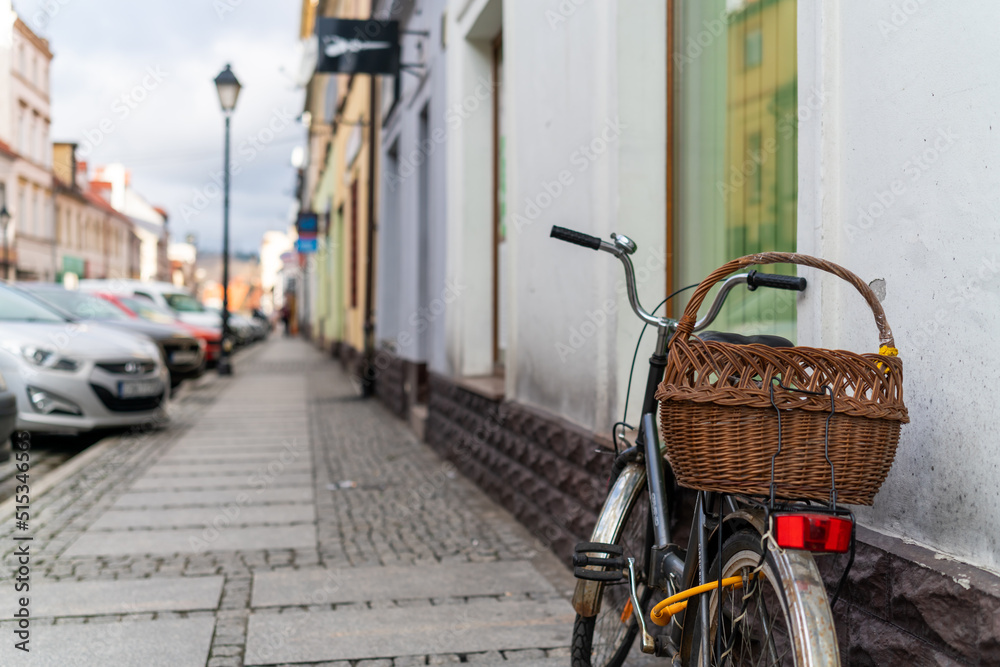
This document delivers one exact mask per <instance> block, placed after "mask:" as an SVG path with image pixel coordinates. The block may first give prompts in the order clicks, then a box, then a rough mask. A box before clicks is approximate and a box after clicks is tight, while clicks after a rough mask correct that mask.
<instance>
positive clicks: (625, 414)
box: [611, 283, 701, 456]
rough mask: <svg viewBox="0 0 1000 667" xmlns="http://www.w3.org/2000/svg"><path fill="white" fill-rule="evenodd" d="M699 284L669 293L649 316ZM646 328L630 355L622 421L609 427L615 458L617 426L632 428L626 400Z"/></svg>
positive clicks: (630, 390) (640, 334) (643, 328)
mask: <svg viewBox="0 0 1000 667" xmlns="http://www.w3.org/2000/svg"><path fill="white" fill-rule="evenodd" d="M700 284H701V283H694V284H693V285H688V286H687V287H682V288H680V289H679V290H674V291H673V292H671V293H670V294H669V295H668V296H667V298H665V299H664V300H663V301H661V302H660V303H658V304H657V305H656V308H654V309H653V312H652V313H650V314H651V315H656V311H658V310H659V309H660V308H661V307H662V306H663V305H664V304H666V303H667V301H670V300H671V299H673V298H674V297H675V296H677V295H678V294H680V293H681V292H684V291H687V290H689V289H693V288H695V287H697V286H698V285H700ZM648 326H649V323H648V322H647V323H646V324H643V325H642V331H640V332H639V339H638V340H637V341H636V342H635V352H634V353H633V354H632V367H631V368H630V369H629V372H628V385H627V386H626V389H625V410H624V412H623V414H622V420H621V421H619V422H615V423H614V425H612V427H611V442H612V444H614V446H615V456H617V455H618V435H617V429H618V425H619V424H621V425H622V426H624V427H625V428H629V429H631V428H632V427H631V426H629V425H628V422H627V421H626V420H627V418H628V399H629V396H630V395H631V393H632V375H633V374H634V373H635V360H636V359H638V358H639V346H640V345H641V344H642V336H643V334H645V333H646V327H648Z"/></svg>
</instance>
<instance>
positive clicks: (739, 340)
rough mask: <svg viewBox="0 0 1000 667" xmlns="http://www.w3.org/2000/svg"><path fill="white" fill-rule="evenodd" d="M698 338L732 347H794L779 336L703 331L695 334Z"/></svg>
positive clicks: (790, 342)
mask: <svg viewBox="0 0 1000 667" xmlns="http://www.w3.org/2000/svg"><path fill="white" fill-rule="evenodd" d="M696 335H697V336H698V338H700V339H702V340H705V341H709V340H714V341H716V342H718V343H732V344H733V345H755V344H756V345H767V346H768V347H795V346H794V345H792V341H790V340H788V339H787V338H782V337H781V336H770V335H767V334H762V335H760V336H744V335H742V334H738V333H725V332H723V331H703V332H701V333H699V334H696Z"/></svg>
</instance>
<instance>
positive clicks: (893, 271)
mask: <svg viewBox="0 0 1000 667" xmlns="http://www.w3.org/2000/svg"><path fill="white" fill-rule="evenodd" d="M997 25H1000V3H997V2H994V1H992V0H966V1H964V2H960V3H941V2H930V1H929V0H928V1H925V0H909V1H908V2H890V1H888V0H878V1H872V0H839V1H836V2H835V1H833V0H824V1H822V2H815V3H800V4H799V51H800V61H799V63H800V79H799V102H800V144H799V159H800V189H799V191H800V197H799V246H800V249H801V250H803V251H804V252H809V253H812V254H818V255H821V256H823V257H826V258H828V259H832V260H834V261H836V262H838V263H841V264H843V265H845V266H847V267H848V268H850V269H852V270H853V271H855V272H856V273H858V274H859V275H860V276H861V277H862V278H864V279H865V280H866V281H872V280H875V279H882V280H884V281H885V298H884V301H883V306H884V307H885V310H886V315H887V317H888V320H889V322H890V324H891V325H892V327H893V331H894V332H895V334H896V344H897V347H898V348H899V354H900V356H901V358H902V359H903V360H904V364H905V369H906V372H905V385H904V387H905V397H906V402H907V406H908V408H909V410H910V418H911V420H912V421H911V423H910V424H909V425H907V426H904V427H903V435H902V439H901V441H900V445H899V449H898V452H897V455H896V462H895V464H894V467H893V469H892V472H891V473H890V475H889V479H888V480H887V481H886V483H885V485H884V487H883V489H882V491H881V492H880V493H879V495H878V496H877V498H876V501H875V505H874V507H873V508H872V509H870V510H865V511H862V512H860V514H859V516H860V518H861V520H862V522H863V523H865V524H867V525H869V526H871V527H873V528H876V529H878V530H881V531H884V532H887V533H891V534H895V535H899V536H902V537H904V538H906V539H912V540H915V541H917V542H920V543H924V544H926V545H929V546H931V547H932V548H934V549H937V550H939V551H941V552H944V553H946V554H950V555H953V556H957V557H958V558H960V559H963V560H966V561H969V562H971V563H973V564H975V565H978V566H980V567H984V568H987V569H991V570H993V571H1000V515H998V514H997V511H996V510H997V508H998V507H1000V446H998V441H997V435H996V434H997V418H998V416H1000V398H998V395H997V386H998V381H997V375H998V371H1000V369H998V366H1000V363H998V362H1000V351H998V350H1000V348H998V347H997V345H996V341H995V337H996V331H997V330H998V329H1000V222H998V215H1000V86H998V85H997V63H998V62H1000V41H998V40H997V39H996V26H997ZM823 93H825V98H824V95H823ZM816 94H818V97H817V98H816V99H823V100H824V101H823V102H822V104H820V103H813V104H810V103H809V101H808V100H809V96H810V95H816ZM803 273H804V274H806V275H808V277H809V278H810V279H811V280H812V282H811V285H810V288H809V295H808V296H807V297H806V298H805V299H804V300H803V302H802V304H801V308H800V311H799V312H800V316H799V341H800V343H801V344H817V345H822V346H824V347H842V348H846V349H851V350H855V351H875V350H876V349H877V347H878V340H877V338H876V334H875V328H874V325H873V323H872V320H871V316H870V315H868V314H866V312H865V306H864V304H863V303H862V302H861V300H860V297H857V296H855V295H854V294H852V293H850V290H849V288H847V289H845V288H844V287H842V286H841V285H839V284H837V283H836V281H834V280H825V279H824V280H818V279H816V278H815V275H814V273H813V272H811V271H805V272H803Z"/></svg>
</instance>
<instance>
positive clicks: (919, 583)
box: [817, 529, 1000, 667]
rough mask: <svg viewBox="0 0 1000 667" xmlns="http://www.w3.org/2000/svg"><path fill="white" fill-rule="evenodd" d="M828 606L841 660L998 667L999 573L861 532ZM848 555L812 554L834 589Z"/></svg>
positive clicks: (888, 663) (999, 623)
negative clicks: (851, 563) (841, 585)
mask: <svg viewBox="0 0 1000 667" xmlns="http://www.w3.org/2000/svg"><path fill="white" fill-rule="evenodd" d="M858 537H859V543H858V548H857V552H856V555H855V562H854V566H853V567H852V568H851V572H850V574H849V576H848V581H847V583H845V585H844V592H843V593H842V594H841V597H842V600H841V601H840V602H838V603H837V604H836V605H835V606H834V609H833V610H834V618H835V621H836V624H837V638H838V639H839V641H840V644H841V661H842V663H843V664H844V665H860V666H866V667H867V666H874V665H1000V577H996V576H994V575H992V574H990V573H988V572H984V571H982V570H977V569H975V568H973V567H971V566H969V565H965V564H963V563H958V562H956V561H948V560H946V559H945V560H942V559H941V558H938V557H937V554H935V553H934V552H932V551H929V550H927V549H924V548H922V547H919V546H915V545H912V544H906V543H904V542H903V541H902V540H899V539H896V538H892V537H887V536H885V535H881V534H879V533H876V532H874V531H871V530H866V529H859V535H858ZM846 561H847V557H846V556H838V557H831V556H821V557H818V558H817V562H818V563H819V565H820V569H821V570H822V571H823V574H824V577H825V578H826V580H827V583H828V586H829V588H830V589H831V590H832V589H833V587H834V586H835V584H836V581H837V580H838V579H839V577H840V575H841V573H843V568H844V566H845V565H846Z"/></svg>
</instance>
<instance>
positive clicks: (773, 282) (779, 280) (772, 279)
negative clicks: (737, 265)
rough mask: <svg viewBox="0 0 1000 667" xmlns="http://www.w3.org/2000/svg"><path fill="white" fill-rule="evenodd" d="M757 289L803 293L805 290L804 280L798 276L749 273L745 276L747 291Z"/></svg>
mask: <svg viewBox="0 0 1000 667" xmlns="http://www.w3.org/2000/svg"><path fill="white" fill-rule="evenodd" d="M758 287H773V288H774V289H787V290H792V291H794V292H804V291H805V290H806V279H805V278H800V277H798V276H781V275H778V274H776V273H760V272H759V271H751V272H750V273H748V274H747V289H749V290H750V291H751V292H752V291H753V290H755V289H757V288H758Z"/></svg>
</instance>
